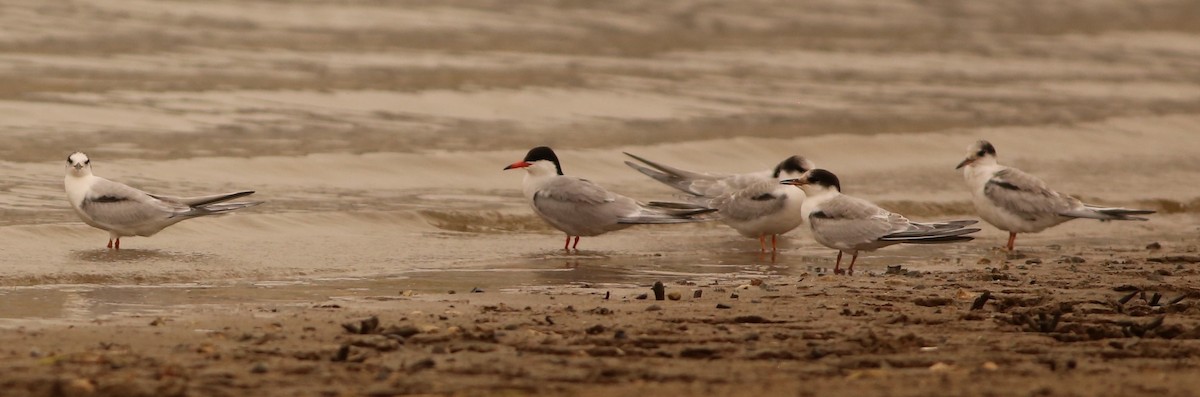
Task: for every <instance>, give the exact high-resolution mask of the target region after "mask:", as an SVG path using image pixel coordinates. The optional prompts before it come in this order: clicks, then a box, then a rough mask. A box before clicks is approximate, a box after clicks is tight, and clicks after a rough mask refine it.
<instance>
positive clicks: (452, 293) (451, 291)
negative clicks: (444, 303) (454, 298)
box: [446, 290, 456, 295]
mask: <svg viewBox="0 0 1200 397" xmlns="http://www.w3.org/2000/svg"><path fill="white" fill-rule="evenodd" d="M446 293H447V294H450V295H454V294H456V292H454V290H450V291H448V292H446Z"/></svg>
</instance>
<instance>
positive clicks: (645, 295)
mask: <svg viewBox="0 0 1200 397" xmlns="http://www.w3.org/2000/svg"><path fill="white" fill-rule="evenodd" d="M649 297H650V295H647V294H641V295H638V296H636V297H634V298H633V299H637V300H646V298H649Z"/></svg>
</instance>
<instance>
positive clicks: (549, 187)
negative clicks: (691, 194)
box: [504, 146, 714, 251]
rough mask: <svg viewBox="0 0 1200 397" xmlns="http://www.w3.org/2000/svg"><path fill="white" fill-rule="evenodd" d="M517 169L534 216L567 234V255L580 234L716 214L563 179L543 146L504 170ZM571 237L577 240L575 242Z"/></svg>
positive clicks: (573, 179)
mask: <svg viewBox="0 0 1200 397" xmlns="http://www.w3.org/2000/svg"><path fill="white" fill-rule="evenodd" d="M518 168H523V169H525V179H524V181H523V182H522V186H523V188H524V193H525V198H526V199H528V200H529V204H530V206H532V207H533V212H534V213H536V214H537V215H538V216H539V217H541V218H542V219H543V220H545V221H546V223H549V224H550V226H553V227H554V228H555V229H558V230H561V231H563V233H566V234H567V240H566V243H565V244H564V245H563V249H564V250H568V251H569V250H570V249H571V248H574V249H578V246H579V237H581V236H589V237H590V236H597V235H601V234H604V233H607V232H611V231H616V230H621V229H624V228H627V227H630V226H633V225H638V224H672V223H689V222H701V221H707V220H709V219H703V218H693V216H695V215H700V214H705V213H709V212H713V211H714V210H712V209H708V208H704V209H694V208H693V209H680V210H672V209H665V208H654V207H649V206H646V205H645V204H642V203H639V202H637V201H636V200H634V199H631V198H629V197H625V196H622V195H619V194H616V193H613V192H610V191H608V190H606V189H604V188H603V187H600V185H597V184H595V183H593V182H592V181H589V180H587V179H582V178H576V177H571V176H566V175H563V172H562V164H561V163H560V162H559V161H558V156H557V155H555V154H554V150H551V149H550V148H549V147H545V146H540V147H536V148H533V149H531V150H530V151H529V153H528V154H526V155H525V158H524V159H523V160H521V161H518V162H515V163H512V164H510V165H509V166H507V167H504V169H505V170H511V169H518ZM571 237H574V238H575V243H574V244H571Z"/></svg>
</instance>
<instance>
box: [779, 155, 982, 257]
mask: <svg viewBox="0 0 1200 397" xmlns="http://www.w3.org/2000/svg"><path fill="white" fill-rule="evenodd" d="M780 183H781V184H785V185H794V186H798V187H800V189H802V190H804V193H805V194H806V195H807V196H808V197H807V198H806V199H805V200H804V205H803V209H802V210H801V213H803V214H804V219H805V220H806V221H808V225H809V227H810V228H811V229H812V235H813V239H815V240H817V242H818V243H820V244H821V245H824V246H826V247H829V248H833V249H835V250H838V256H837V263H836V264H835V265H834V266H833V272H834V274H839V273H841V272H842V271H841V264H842V254H843V253H847V254H850V255H852V256H853V257H852V258H851V259H850V268H849V269H848V271H849V273H850V274H853V273H854V262H855V261H856V260H858V253H859V251H874V250H876V249H879V248H883V247H886V246H889V245H893V244H902V243H907V244H941V243H954V242H961V241H970V240H972V239H973V237H971V236H967V234H971V233H975V232H978V231H979V229H976V228H966V226H969V225H973V224H975V223H977V222H978V221H975V220H959V221H947V222H934V223H917V222H913V221H910V220H908V218H905V217H904V216H903V215H900V214H896V213H892V212H889V211H887V210H885V209H883V208H880V207H879V206H877V205H875V204H873V203H871V202H870V201H867V200H863V199H860V198H857V197H852V196H848V195H845V194H842V185H841V182H840V181H839V180H838V177H837V176H836V175H834V174H833V173H832V172H829V171H826V170H823V169H815V170H811V171H808V172H807V173H805V174H804V175H803V176H801V177H800V178H796V179H789V180H785V181H782V182H780Z"/></svg>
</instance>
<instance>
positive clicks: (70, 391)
mask: <svg viewBox="0 0 1200 397" xmlns="http://www.w3.org/2000/svg"><path fill="white" fill-rule="evenodd" d="M94 393H96V385H94V384H92V381H91V380H89V379H84V378H75V379H71V380H70V381H69V382H66V384H64V385H63V386H62V395H64V396H90V395H92V394H94Z"/></svg>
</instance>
